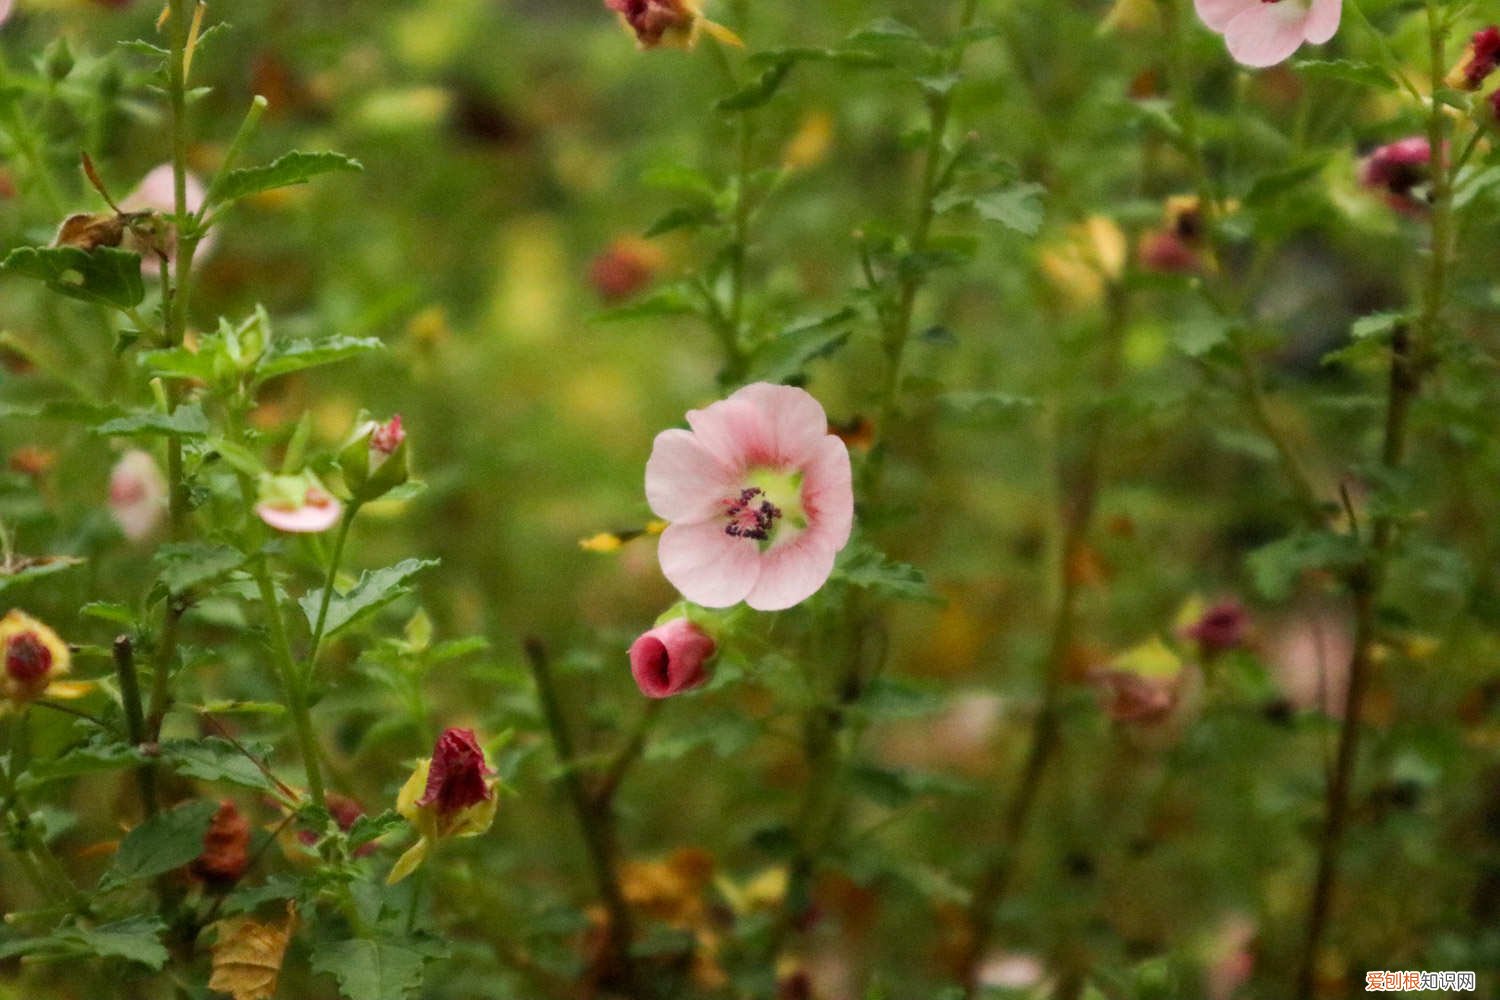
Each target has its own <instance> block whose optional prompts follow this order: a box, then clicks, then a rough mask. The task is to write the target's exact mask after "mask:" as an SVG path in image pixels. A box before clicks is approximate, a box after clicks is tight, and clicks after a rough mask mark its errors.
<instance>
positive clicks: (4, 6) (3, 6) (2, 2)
mask: <svg viewBox="0 0 1500 1000" xmlns="http://www.w3.org/2000/svg"><path fill="white" fill-rule="evenodd" d="M10 6H11V0H0V24H4V23H5V19H6V18H8V17H10Z"/></svg>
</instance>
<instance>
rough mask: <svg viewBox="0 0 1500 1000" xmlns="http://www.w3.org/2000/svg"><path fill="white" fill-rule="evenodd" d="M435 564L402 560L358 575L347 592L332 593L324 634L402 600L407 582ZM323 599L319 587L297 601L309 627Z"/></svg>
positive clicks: (343, 627) (405, 592) (311, 625)
mask: <svg viewBox="0 0 1500 1000" xmlns="http://www.w3.org/2000/svg"><path fill="white" fill-rule="evenodd" d="M436 565H438V560H436V559H403V560H402V561H401V562H399V563H397V564H396V565H394V566H387V567H385V568H384V569H377V570H371V571H368V572H365V573H361V574H360V577H359V581H358V582H357V583H355V584H354V586H352V587H350V588H349V591H348V592H347V593H344V594H340V593H338V592H337V591H335V592H334V595H333V599H332V600H331V601H330V602H329V604H328V620H327V621H326V622H325V623H324V629H323V634H324V635H325V636H331V635H333V634H335V633H336V632H338V631H340V630H341V629H345V628H348V627H349V626H350V625H353V624H354V623H355V622H357V621H359V620H361V619H362V618H365V617H367V616H368V615H371V614H374V613H375V612H376V611H378V610H379V609H381V608H383V607H385V606H386V605H387V604H389V603H391V602H392V601H394V600H396V599H397V598H399V597H404V596H405V595H407V594H408V593H410V592H411V591H410V590H409V589H408V588H407V587H406V583H407V581H408V580H410V579H411V578H412V577H414V576H416V575H417V574H418V573H420V572H422V571H423V570H425V569H431V568H432V567H434V566H436ZM322 600H323V589H322V588H321V587H320V588H318V589H317V590H312V591H309V592H308V593H306V594H304V595H303V596H302V599H301V600H300V601H298V602H297V603H298V604H300V605H301V607H302V612H303V614H305V615H307V624H308V627H309V628H315V627H316V626H317V620H318V608H319V605H320V604H321V603H322Z"/></svg>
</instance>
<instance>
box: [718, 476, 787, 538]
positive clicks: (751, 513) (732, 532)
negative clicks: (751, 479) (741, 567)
mask: <svg viewBox="0 0 1500 1000" xmlns="http://www.w3.org/2000/svg"><path fill="white" fill-rule="evenodd" d="M764 495H765V493H764V492H763V491H762V490H761V489H759V488H758V487H754V486H751V487H749V488H748V489H744V490H741V491H740V496H739V499H738V500H725V501H724V502H725V504H726V505H727V509H726V510H725V512H724V513H725V515H726V516H727V517H728V518H729V525H728V527H726V528H725V529H724V533H725V534H726V535H729V536H730V537H731V538H753V539H755V540H756V541H757V542H764V541H765V540H766V539H768V538H770V537H771V525H772V524H774V523H775V521H776V519H777V518H778V517H780V516H781V508H779V507H777V506H776V505H775V504H773V503H772V502H771V501H769V500H762V501H760V503H758V504H757V503H756V502H755V498H756V497H760V496H764Z"/></svg>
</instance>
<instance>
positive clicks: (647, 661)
mask: <svg viewBox="0 0 1500 1000" xmlns="http://www.w3.org/2000/svg"><path fill="white" fill-rule="evenodd" d="M715 648H716V647H715V644H714V640H713V637H712V636H710V635H709V634H708V633H707V632H705V631H703V629H701V628H699V627H698V626H697V625H695V624H693V623H692V622H690V621H688V620H687V619H686V618H674V619H672V620H671V621H669V622H667V623H666V624H665V625H658V626H656V627H655V628H653V629H652V630H651V631H649V632H646V633H645V634H644V635H642V636H641V637H640V638H638V639H636V640H635V642H633V643H631V644H630V675H631V676H632V677H634V678H635V683H636V686H637V687H639V688H640V689H641V694H644V695H645V696H646V697H648V698H670V697H671V696H672V695H674V694H681V693H682V692H684V691H689V690H691V689H693V688H695V687H697V686H698V685H699V684H702V683H703V682H704V681H706V680H708V672H707V671H706V670H705V669H704V665H705V664H706V663H707V662H708V660H709V659H710V658H712V657H713V655H714V652H715Z"/></svg>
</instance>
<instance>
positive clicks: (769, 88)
mask: <svg viewBox="0 0 1500 1000" xmlns="http://www.w3.org/2000/svg"><path fill="white" fill-rule="evenodd" d="M795 63H796V60H794V59H782V60H780V61H779V62H775V63H772V64H771V66H770V67H769V68H768V69H767V70H766V71H765V72H764V73H762V74H761V75H760V76H759V77H757V78H756V79H755V80H753V81H752V82H750V83H749V84H747V85H746V86H744V87H743V88H741V89H740V90H737V91H735V92H734V93H733V94H730V95H729V96H728V97H725V98H723V99H722V100H720V101H719V102H718V103H717V104H715V105H714V108H715V110H718V111H749V110H751V109H752V108H758V107H760V106H761V105H762V104H765V103H766V102H767V101H769V100H770V99H771V98H773V97H775V96H776V91H778V90H780V89H781V84H782V83H783V82H784V81H785V80H786V77H787V74H788V73H790V72H791V71H792V66H793V65H795Z"/></svg>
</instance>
